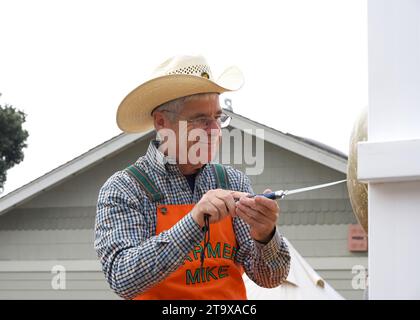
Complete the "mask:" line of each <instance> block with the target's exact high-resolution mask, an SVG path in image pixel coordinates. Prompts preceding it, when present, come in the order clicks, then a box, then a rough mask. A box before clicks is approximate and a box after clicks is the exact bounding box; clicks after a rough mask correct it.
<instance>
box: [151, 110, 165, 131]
mask: <svg viewBox="0 0 420 320" xmlns="http://www.w3.org/2000/svg"><path fill="white" fill-rule="evenodd" d="M152 116H153V123H154V126H155V129H156V131H158V130H160V129H163V128H165V127H166V121H167V119H166V118H165V116H164V114H163V112H159V111H155V112H153V114H152Z"/></svg>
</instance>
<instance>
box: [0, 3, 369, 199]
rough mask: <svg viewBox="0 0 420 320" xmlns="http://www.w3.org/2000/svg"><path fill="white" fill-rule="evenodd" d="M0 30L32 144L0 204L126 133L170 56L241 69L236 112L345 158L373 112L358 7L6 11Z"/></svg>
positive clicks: (92, 6) (8, 91)
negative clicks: (135, 96)
mask: <svg viewBox="0 0 420 320" xmlns="http://www.w3.org/2000/svg"><path fill="white" fill-rule="evenodd" d="M0 21H1V27H0V46H1V50H0V93H2V96H1V97H0V104H1V105H5V104H11V105H13V106H14V107H16V108H17V109H19V110H22V111H24V112H25V113H26V114H27V117H26V122H25V124H24V128H25V129H26V130H28V132H29V138H28V140H27V144H28V147H27V148H25V149H24V154H25V158H24V161H23V162H21V163H20V164H18V165H16V166H15V167H13V168H12V169H10V170H9V171H8V172H7V181H6V184H5V190H4V192H3V194H1V196H4V195H6V194H7V193H8V192H10V191H13V190H14V189H16V188H18V187H20V186H22V185H23V184H25V183H28V182H30V181H32V180H34V179H36V178H37V177H39V176H41V175H43V174H45V173H46V172H48V171H50V170H53V169H54V168H56V167H58V166H60V165H62V164H64V163H65V162H67V161H69V160H71V159H73V158H75V157H77V156H78V155H80V154H82V153H84V152H86V151H88V150H89V149H91V148H94V147H95V146H97V145H99V144H101V143H102V142H104V141H106V140H109V139H111V138H112V137H114V136H116V135H118V134H119V133H121V131H120V130H119V128H118V127H117V125H116V122H115V115H116V110H117V107H118V105H119V103H120V102H121V100H122V99H123V98H124V97H125V95H126V94H128V93H129V92H130V91H131V90H132V89H134V88H135V87H137V86H138V85H139V84H141V83H142V82H144V81H146V80H148V78H149V76H150V75H151V73H152V72H153V69H154V68H155V67H156V66H158V65H159V64H160V63H161V62H163V61H164V60H166V59H167V58H169V57H172V56H174V55H178V54H185V55H195V54H201V55H203V56H205V57H206V59H207V61H208V63H209V64H210V67H211V69H212V73H213V75H214V76H215V77H217V76H218V75H219V74H221V73H222V72H223V70H224V69H225V68H226V67H228V66H231V65H236V66H238V67H239V68H240V69H241V70H242V72H243V74H244V77H245V85H244V86H243V88H242V89H241V90H239V91H238V92H235V93H229V94H225V97H226V98H230V99H232V102H233V110H234V112H236V113H239V114H241V115H244V116H246V117H248V118H251V119H253V120H255V121H257V122H260V123H263V124H265V125H268V126H270V127H273V128H275V129H277V130H280V131H282V132H288V133H291V134H294V135H298V136H303V137H307V138H311V139H314V140H317V141H320V142H322V143H324V144H327V145H329V146H331V147H334V148H336V149H338V150H340V151H342V152H344V153H348V148H349V139H350V135H351V131H352V128H353V125H354V122H355V121H356V119H357V116H358V115H359V113H360V112H361V110H362V109H363V108H364V107H366V106H367V102H368V78H367V3H366V1H362V0H283V1H282V0H271V1H269V0H258V1H246V0H242V1H235V0H231V1H219V0H212V1H198V0H193V1H184V0H179V1H163V0H153V1H127V0H118V1H116V0H115V1H107V0H101V1H96V0H89V1H86V0H84V1H80V0H72V1H46V0H37V1H20V0H0ZM139 156H140V155H139Z"/></svg>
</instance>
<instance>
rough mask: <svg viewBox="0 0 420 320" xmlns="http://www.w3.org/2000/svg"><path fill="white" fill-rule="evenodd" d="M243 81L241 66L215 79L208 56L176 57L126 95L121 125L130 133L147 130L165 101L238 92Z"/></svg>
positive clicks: (120, 110) (118, 117)
mask: <svg viewBox="0 0 420 320" xmlns="http://www.w3.org/2000/svg"><path fill="white" fill-rule="evenodd" d="M243 82H244V80H243V75H242V73H241V71H240V70H239V69H238V68H237V67H233V66H232V67H229V68H227V69H226V70H225V71H224V72H223V73H222V74H221V75H220V76H219V78H218V79H217V80H214V79H213V75H212V73H211V70H210V67H209V65H208V64H207V62H206V60H205V59H204V57H202V56H175V57H172V58H170V59H168V60H166V61H165V62H163V63H162V64H161V65H160V66H158V67H157V68H156V69H155V71H154V72H153V74H152V77H151V79H150V80H148V81H146V82H144V83H143V84H141V85H140V86H138V87H137V88H135V89H134V90H133V91H131V92H130V93H129V94H128V95H127V96H126V97H125V98H124V100H123V101H122V102H121V104H120V105H119V107H118V111H117V124H118V127H119V128H120V129H121V130H122V131H124V132H128V133H134V132H144V131H147V130H149V129H151V128H152V127H153V117H152V115H151V114H152V111H153V110H154V109H155V108H157V107H158V106H160V105H161V104H163V103H165V102H168V101H170V100H174V99H177V98H181V97H185V96H189V95H192V94H197V93H210V92H214V93H223V92H226V91H236V90H238V89H240V88H241V87H242V85H243Z"/></svg>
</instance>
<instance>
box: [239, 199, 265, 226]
mask: <svg viewBox="0 0 420 320" xmlns="http://www.w3.org/2000/svg"><path fill="white" fill-rule="evenodd" d="M236 207H237V208H239V209H240V210H241V211H242V212H243V213H245V214H246V215H247V216H248V217H249V218H251V219H253V220H255V221H256V222H258V223H260V224H270V223H272V222H273V219H270V218H269V217H267V216H265V215H264V214H262V213H261V212H259V211H257V210H254V209H252V208H250V207H247V206H245V205H243V204H241V203H237V205H236Z"/></svg>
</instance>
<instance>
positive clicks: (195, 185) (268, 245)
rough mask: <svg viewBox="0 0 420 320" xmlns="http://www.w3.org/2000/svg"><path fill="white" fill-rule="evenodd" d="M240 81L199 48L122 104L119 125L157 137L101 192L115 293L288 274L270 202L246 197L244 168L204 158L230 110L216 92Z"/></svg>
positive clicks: (239, 293)
mask: <svg viewBox="0 0 420 320" xmlns="http://www.w3.org/2000/svg"><path fill="white" fill-rule="evenodd" d="M242 83H243V80H242V74H241V73H240V71H239V70H238V69H237V68H235V67H231V68H229V69H227V70H226V71H225V72H224V73H223V74H222V76H221V77H219V79H218V81H217V82H216V81H213V77H212V74H211V71H210V68H209V67H208V65H207V63H206V61H205V60H204V58H203V57H201V56H177V57H174V58H171V59H169V60H167V61H165V62H164V63H163V64H162V65H160V66H159V67H158V68H157V69H156V71H155V73H154V75H153V77H152V79H151V80H149V81H147V82H145V83H143V84H142V85H140V86H139V87H137V88H136V89H135V90H133V91H132V92H131V93H130V94H128V95H127V97H126V98H125V99H124V100H123V101H122V103H121V104H120V106H119V108H118V112H117V123H118V126H119V127H120V128H121V129H122V130H123V131H125V132H141V131H146V130H149V129H151V128H153V127H154V128H155V129H156V131H157V137H158V139H157V140H155V141H152V142H151V143H150V145H149V148H148V150H147V153H146V155H144V156H142V157H140V158H139V159H138V160H137V161H136V163H135V164H134V165H132V166H130V167H129V168H126V169H125V170H122V171H118V172H116V173H115V174H114V175H112V176H111V177H110V178H109V179H108V180H107V181H106V183H105V184H104V185H103V187H102V188H101V190H100V193H99V199H98V204H97V217H96V225H95V233H96V238H95V249H96V251H97V253H98V256H99V258H100V260H101V263H102V266H103V271H104V273H105V277H106V279H107V280H108V282H109V284H110V286H111V288H112V289H113V290H114V291H115V292H116V293H117V294H118V295H120V296H121V297H123V298H126V299H246V291H245V286H244V283H243V280H242V274H243V272H246V274H247V275H248V277H249V278H250V279H252V280H253V281H254V282H255V283H256V284H258V285H260V286H262V287H267V288H270V287H276V286H278V285H280V284H281V283H282V282H283V281H284V280H285V279H286V277H287V275H288V271H289V267H290V255H289V251H288V248H287V245H286V244H285V241H284V240H283V238H282V236H281V235H280V233H279V232H278V230H277V229H276V222H277V219H278V216H279V207H278V204H277V202H276V201H275V200H270V199H267V198H265V197H261V196H259V197H247V195H249V194H253V191H252V188H251V185H250V180H249V178H248V177H247V176H246V175H245V174H243V173H242V172H240V171H239V170H236V169H234V168H232V167H230V166H222V165H216V164H211V163H210V162H211V160H212V159H213V158H214V155H215V150H217V147H218V145H219V142H220V137H221V128H222V127H226V126H227V125H228V124H229V120H230V117H228V116H227V115H226V114H224V113H223V111H222V109H221V107H220V105H219V94H221V93H223V92H226V91H233V90H237V89H239V88H240V87H241V86H242ZM191 135H192V136H193V139H190V137H191ZM266 192H270V190H266ZM203 240H204V241H203Z"/></svg>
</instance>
